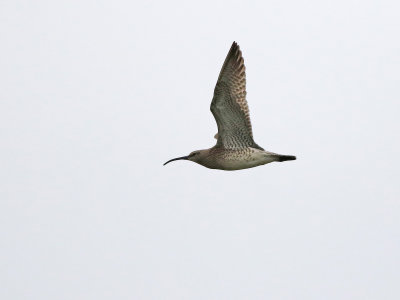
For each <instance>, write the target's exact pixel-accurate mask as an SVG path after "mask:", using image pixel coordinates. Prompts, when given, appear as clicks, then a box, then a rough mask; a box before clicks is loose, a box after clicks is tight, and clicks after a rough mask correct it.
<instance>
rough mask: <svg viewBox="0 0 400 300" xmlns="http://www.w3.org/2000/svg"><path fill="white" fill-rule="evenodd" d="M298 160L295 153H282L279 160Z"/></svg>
mask: <svg viewBox="0 0 400 300" xmlns="http://www.w3.org/2000/svg"><path fill="white" fill-rule="evenodd" d="M287 160H296V156H293V155H280V156H279V161H287Z"/></svg>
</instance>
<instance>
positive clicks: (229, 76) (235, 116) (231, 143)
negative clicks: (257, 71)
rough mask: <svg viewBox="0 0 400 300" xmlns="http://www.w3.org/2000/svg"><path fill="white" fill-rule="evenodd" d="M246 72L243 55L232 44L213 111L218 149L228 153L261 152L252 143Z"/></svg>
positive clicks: (216, 89) (235, 45)
mask: <svg viewBox="0 0 400 300" xmlns="http://www.w3.org/2000/svg"><path fill="white" fill-rule="evenodd" d="M245 69H246V68H245V66H244V61H243V57H242V52H241V51H240V49H239V46H238V44H237V43H236V42H233V44H232V47H231V49H230V50H229V53H228V55H227V56H226V59H225V62H224V64H223V66H222V69H221V72H220V74H219V77H218V81H217V84H216V86H215V89H214V97H213V99H212V102H211V107H210V109H211V112H212V113H213V115H214V118H215V121H216V122H217V126H218V139H217V146H220V147H223V148H226V149H242V148H247V147H254V148H258V149H262V148H261V147H260V146H258V145H257V144H256V143H255V142H254V140H253V133H252V129H251V123H250V113H249V107H248V105H247V101H246V72H245Z"/></svg>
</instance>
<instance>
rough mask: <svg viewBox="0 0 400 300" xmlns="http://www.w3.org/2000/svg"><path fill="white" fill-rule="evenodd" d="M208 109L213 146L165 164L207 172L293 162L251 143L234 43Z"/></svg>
mask: <svg viewBox="0 0 400 300" xmlns="http://www.w3.org/2000/svg"><path fill="white" fill-rule="evenodd" d="M210 109H211V112H212V113H213V115H214V118H215V120H216V122H217V126H218V133H217V134H216V135H215V138H216V139H217V144H216V145H215V146H214V147H212V148H210V149H205V150H197V151H193V152H192V153H190V154H189V155H188V156H183V157H178V158H174V159H171V160H169V161H167V162H166V163H165V164H167V163H169V162H171V161H175V160H180V159H185V160H191V161H194V162H196V163H198V164H200V165H202V166H204V167H207V168H210V169H221V170H241V169H247V168H253V167H256V166H260V165H265V164H268V163H270V162H273V161H286V160H294V159H296V157H295V156H291V155H281V154H276V153H272V152H268V151H265V150H264V149H263V148H261V147H260V146H258V145H257V144H256V143H255V142H254V140H253V133H252V127H251V122H250V114H249V108H248V105H247V101H246V74H245V66H244V61H243V58H242V53H241V51H240V49H239V46H238V45H237V44H236V42H233V44H232V47H231V49H230V50H229V53H228V55H227V57H226V59H225V62H224V65H223V66H222V69H221V72H220V75H219V77H218V81H217V84H216V86H215V90H214V97H213V100H212V102H211V107H210ZM165 164H164V165H165Z"/></svg>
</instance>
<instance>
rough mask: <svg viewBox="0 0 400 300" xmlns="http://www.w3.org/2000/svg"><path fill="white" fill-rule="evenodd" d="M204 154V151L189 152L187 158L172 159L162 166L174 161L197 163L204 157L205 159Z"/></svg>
mask: <svg viewBox="0 0 400 300" xmlns="http://www.w3.org/2000/svg"><path fill="white" fill-rule="evenodd" d="M205 155H206V153H205V150H196V151H193V152H191V153H190V154H189V155H187V156H181V157H177V158H173V159H170V160H169V161H167V162H166V163H165V164H164V166H165V165H166V164H168V163H170V162H171V161H175V160H181V159H182V160H191V161H193V162H196V163H199V162H200V161H201V160H202V159H203V158H204V157H205Z"/></svg>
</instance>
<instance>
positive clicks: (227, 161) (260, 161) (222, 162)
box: [214, 151, 274, 171]
mask: <svg viewBox="0 0 400 300" xmlns="http://www.w3.org/2000/svg"><path fill="white" fill-rule="evenodd" d="M273 161H274V159H273V158H272V157H271V158H269V157H267V156H266V155H265V153H262V152H261V151H256V152H252V153H249V154H246V155H243V154H242V155H241V153H237V154H236V153H232V154H231V155H229V156H228V157H223V158H219V159H217V161H216V162H217V163H216V165H215V167H214V168H215V169H221V170H227V171H232V170H242V169H248V168H254V167H257V166H261V165H265V164H268V163H270V162H273Z"/></svg>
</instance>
